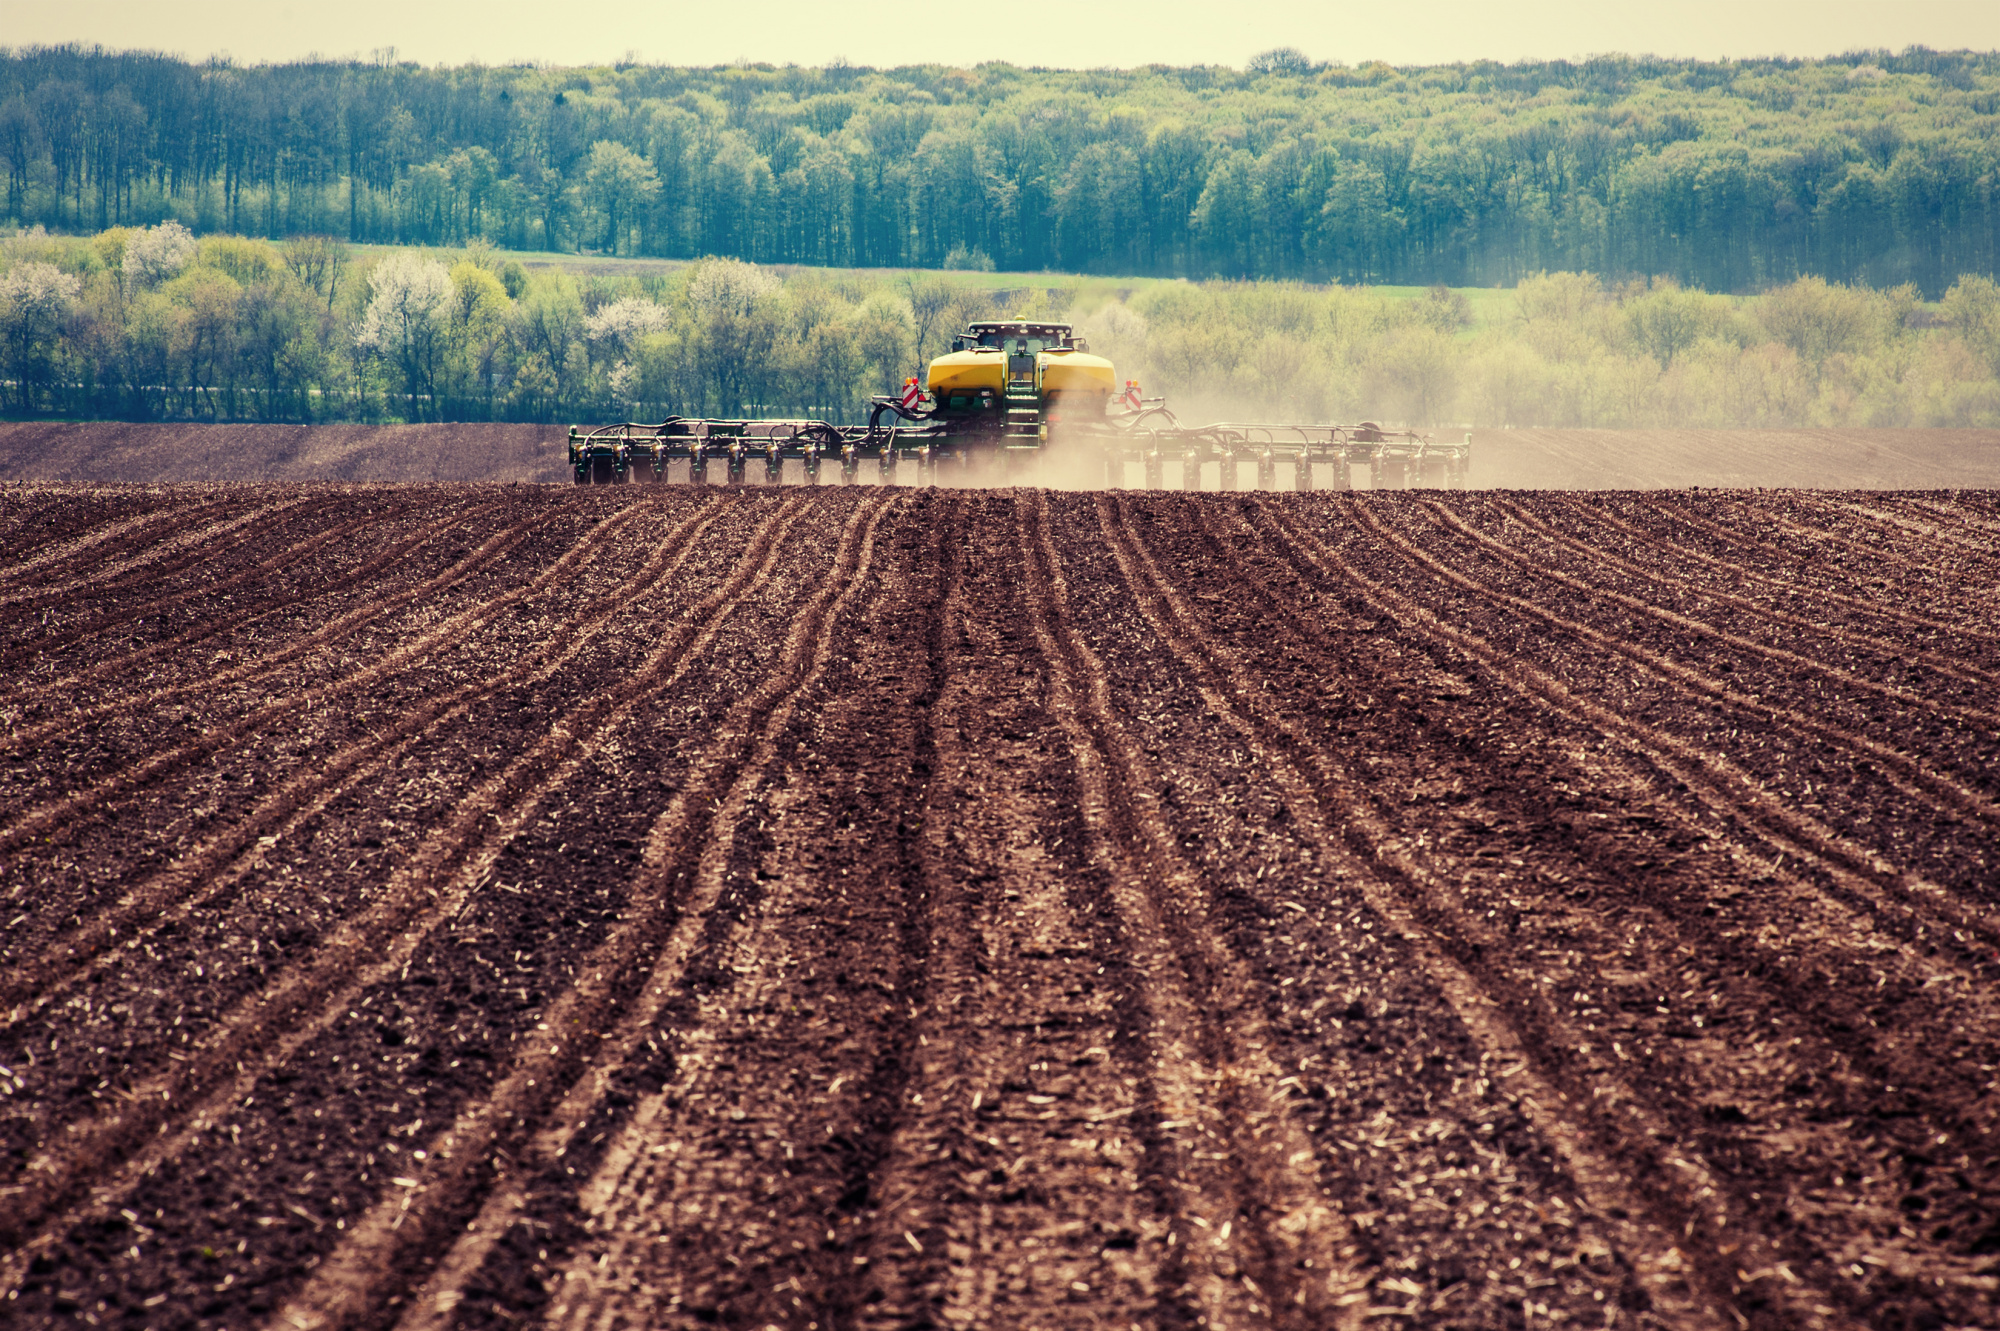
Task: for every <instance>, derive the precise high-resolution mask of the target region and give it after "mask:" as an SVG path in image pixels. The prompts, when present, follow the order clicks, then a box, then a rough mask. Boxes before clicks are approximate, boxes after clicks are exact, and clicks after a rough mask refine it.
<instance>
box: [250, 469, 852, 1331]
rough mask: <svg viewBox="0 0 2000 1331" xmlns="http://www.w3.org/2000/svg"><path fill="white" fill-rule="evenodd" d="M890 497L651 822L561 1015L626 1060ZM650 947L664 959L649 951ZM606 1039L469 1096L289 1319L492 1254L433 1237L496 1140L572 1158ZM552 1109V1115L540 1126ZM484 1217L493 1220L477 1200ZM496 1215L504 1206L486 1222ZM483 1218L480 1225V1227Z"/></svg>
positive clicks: (577, 1043)
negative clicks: (619, 918)
mask: <svg viewBox="0 0 2000 1331" xmlns="http://www.w3.org/2000/svg"><path fill="white" fill-rule="evenodd" d="M889 502H890V501H889V500H888V499H886V498H878V499H876V500H875V502H873V503H866V502H864V503H858V504H856V505H854V507H853V511H852V515H851V516H850V518H849V520H848V522H847V524H846V525H845V528H844V530H843V531H842V539H841V542H840V545H839V547H838V548H837V549H836V551H835V553H834V558H833V566H832V568H831V570H830V571H829V574H828V576H827V578H826V579H825V582H824V584H823V586H822V587H821V590H820V592H819V594H818V595H816V596H815V597H814V598H813V600H812V601H810V602H809V603H808V605H807V608H806V609H805V611H804V612H803V613H801V614H800V615H799V616H798V617H797V618H796V619H795V620H794V621H793V628H792V633H791V636H790V638H789V639H788V640H787V642H786V643H785V647H784V650H783V651H782V652H780V653H779V654H778V656H777V657H776V658H775V659H774V660H773V662H772V668H771V671H770V673H769V674H768V675H767V676H766V678H765V679H764V680H763V681H762V682H761V683H760V685H759V686H758V687H757V688H756V689H755V690H754V691H752V692H751V693H749V694H748V695H747V696H746V697H744V698H743V699H742V700H741V701H740V702H739V704H738V706H737V708H736V709H734V710H733V711H732V714H731V715H730V716H729V717H728V718H726V719H725V720H724V721H723V723H722V725H721V727H720V734H721V738H720V742H719V743H718V744H717V745H716V746H715V748H714V749H713V750H711V752H710V753H709V754H708V755H706V756H705V758H704V760H703V761H701V762H699V763H698V764H697V766H696V769H695V773H694V775H693V779H692V780H690V781H689V782H688V783H687V785H686V786H685V787H683V789H682V790H681V791H680V792H678V793H677V794H676V795H675V797H674V799H673V800H672V801H671V802H670V803H669V805H668V808H667V810H666V811H665V812H664V813H663V814H662V815H661V818H660V820H659V821H658V822H657V823H656V824H655V826H654V828H653V830H652V832H651V833H650V834H649V836H648V838H647V852H646V853H647V867H648V869H649V870H650V872H649V873H648V874H647V875H646V893H645V898H643V899H641V900H640V901H638V902H636V903H635V906H636V910H635V914H634V916H633V918H632V919H630V920H629V921H627V922H626V927H624V928H622V929H620V930H619V931H618V932H616V933H614V934H613V935H612V936H611V937H609V938H607V939H606V940H605V942H604V943H603V944H602V945H601V946H600V947H599V949H598V950H597V951H596V952H595V953H593V954H592V955H591V956H590V958H589V960H588V961H587V962H586V964H585V965H584V967H583V968H582V969H583V971H584V972H585V974H586V975H588V976H589V977H590V978H589V979H588V980H586V981H585V982H584V983H582V984H580V985H578V986H577V987H576V988H573V989H571V990H570V991H568V992H567V993H565V994H564V995H563V996H562V997H561V999H559V1000H558V1001H557V1003H556V1004H555V1005H554V1006H553V1007H552V1008H551V1010H550V1012H549V1016H548V1020H547V1022H546V1023H545V1024H546V1025H547V1026H549V1027H551V1028H553V1029H555V1030H557V1031H564V1030H568V1029H571V1028H579V1029H581V1030H583V1031H603V1030H605V1028H607V1027H608V1028H610V1029H609V1031H608V1032H607V1034H608V1037H609V1038H603V1039H599V1040H598V1041H596V1042H594V1043H595V1044H596V1046H597V1048H598V1050H599V1052H600V1053H608V1054H611V1055H612V1056H613V1058H614V1059H615V1060H616V1062H623V1061H624V1060H626V1059H629V1058H630V1057H631V1056H632V1054H633V1051H634V1049H635V1047H636V1046H637V1045H638V1044H639V1043H640V1041H642V1040H643V1039H644V1038H645V1037H646V1035H647V1033H648V1031H649V1030H650V1028H651V1027H652V1026H653V1024H654V1022H655V1021H656V1020H657V1009H658V1004H659V1002H660V1001H661V1000H662V999H664V998H665V997H666V996H667V994H668V993H670V992H671V991H672V989H673V988H674V987H675V986H676V983H677V980H678V974H677V972H678V971H679V969H680V968H681V967H682V966H684V965H685V962H686V957H687V946H686V944H687V942H688V941H689V940H690V939H692V938H693V937H694V936H696V935H698V933H699V928H700V925H701V923H702V922H703V920H704V918H705V917H706V915H707V913H708V911H709V910H710V909H712V907H713V906H714V903H715V898H716V896H717V895H718V894H719V890H720V886H721V878H722V875H721V872H720V866H721V863H722V861H723V859H724V858H725V857H726V855H727V850H728V840H727V838H726V837H711V836H709V835H707V833H708V832H709V830H710V828H712V827H717V826H718V825H719V826H720V828H724V829H726V828H728V827H730V826H732V825H733V824H732V823H731V822H730V821H729V815H731V814H737V813H740V812H741V808H742V799H743V796H744V794H745V793H747V791H748V790H749V789H750V787H751V786H752V784H754V782H755V780H756V779H757V777H758V775H759V773H760V763H759V761H758V760H759V758H760V757H763V758H768V752H769V749H770V744H771V738H772V736H773V734H774V733H775V732H776V731H777V730H778V729H780V728H781V727H782V726H783V725H784V723H785V722H786V721H787V720H788V719H789V704H790V703H791V702H793V701H794V700H795V699H796V698H797V697H798V695H799V693H800V692H801V691H802V690H803V689H805V688H807V687H808V686H809V685H810V684H811V683H812V681H813V680H814V679H815V678H816V677H817V674H818V672H819V671H820V670H822V669H824V668H825V665H826V662H827V659H828V657H829V655H830V652H831V645H830V641H829V639H828V636H827V631H828V630H829V629H830V627H831V626H832V624H833V623H834V622H835V621H836V620H837V619H838V617H839V615H840V613H841V611H842V609H843V608H844V607H845V605H846V603H847V601H848V599H849V598H850V597H851V596H852V595H853V593H854V590H855V588H856V587H857V586H858V584H859V583H860V581H861V578H862V575H863V574H864V573H865V571H866V569H867V567H868V564H869V561H870V559H871V558H872V555H873V547H874V537H875V531H876V527H877V525H878V524H879V522H880V520H881V517H882V514H883V512H884V511H885V509H886V508H887V506H888V503H889ZM781 545H782V540H777V541H773V542H772V555H771V557H775V555H776V554H777V553H778V549H779V547H780V546H781ZM750 581H752V582H754V581H756V579H754V578H752V579H750ZM676 655H678V654H677V653H671V652H665V651H663V652H660V653H658V654H656V656H655V657H654V658H653V659H651V660H649V661H648V663H647V665H646V667H645V669H644V671H643V672H642V674H641V676H640V679H639V680H638V681H636V683H637V685H638V687H639V688H641V689H647V688H654V687H656V688H659V689H664V688H667V687H671V682H672V672H671V670H670V669H669V668H668V663H669V662H670V661H672V660H673V659H674V658H675V656H676ZM659 675H665V676H666V678H662V679H658V680H657V683H656V682H655V680H654V679H650V678H647V676H659ZM684 880H686V881H690V882H691V889H690V890H689V892H688V895H687V896H686V897H685V898H682V897H681V895H680V888H679V885H680V883H681V882H682V881H684ZM655 949H658V951H657V952H655ZM649 961H656V962H658V963H659V964H658V965H657V966H647V965H646V964H645V963H647V962H649ZM590 1043H591V1042H588V1041H586V1040H582V1039H573V1040H571V1041H570V1042H569V1043H568V1044H567V1047H565V1045H564V1042H563V1041H562V1040H561V1039H560V1037H554V1038H552V1042H551V1043H550V1045H549V1046H548V1048H547V1051H546V1053H544V1052H543V1050H542V1049H541V1047H540V1045H539V1043H537V1044H536V1045H535V1046H533V1047H531V1048H530V1049H528V1050H526V1051H524V1053H523V1056H522V1057H521V1058H519V1059H518V1060H517V1061H516V1062H515V1063H514V1065H513V1066H512V1067H511V1068H510V1069H509V1071H508V1073H507V1075H506V1076H505V1077H504V1078H503V1079H502V1080H501V1081H500V1082H499V1083H498V1084H496V1086H495V1087H494V1090H493V1092H492V1094H491V1095H490V1096H489V1097H488V1098H487V1099H486V1100H485V1101H483V1102H481V1103H480V1104H478V1105H475V1106H471V1107H468V1108H467V1109H466V1110H465V1111H464V1112H462V1113H461V1114H460V1115H459V1117H458V1119H457V1120H456V1121H455V1122H453V1123H452V1124H451V1125H449V1126H448V1127H447V1128H445V1129H444V1130H443V1131H442V1132H441V1133H440V1134H439V1135H438V1136H437V1137H435V1138H434V1139H433V1140H432V1149H431V1151H430V1153H429V1154H430V1159H431V1161H432V1162H433V1163H432V1165H431V1167H430V1168H428V1169H426V1170H424V1171H422V1172H421V1173H420V1175H419V1178H418V1182H417V1185H416V1186H415V1187H414V1188H411V1189H408V1190H406V1191H405V1192H404V1193H403V1194H402V1195H400V1196H395V1197H389V1198H384V1199H383V1200H382V1201H381V1202H379V1203H378V1204H377V1205H376V1207H375V1208H374V1209H373V1210H371V1211H370V1212H369V1213H368V1214H367V1215H365V1216H364V1217H362V1219H361V1220H360V1221H359V1222H358V1223H357V1224H356V1225H355V1226H354V1229H353V1231H352V1232H351V1234H350V1236H349V1237H348V1239H347V1241H346V1242H345V1243H344V1244H343V1245H342V1246H341V1247H340V1248H339V1249H337V1250H336V1251H335V1252H334V1253H332V1254H331V1255H330V1256H329V1257H328V1258H327V1260H326V1261H325V1262H324V1263H323V1264H321V1265H320V1267H319V1268H318V1269H317V1270H316V1271H315V1272H314V1274H313V1278H312V1280H311V1281H310V1282H309V1283H308V1284H307V1285H306V1287H305V1288H304V1289H302V1290H300V1291H299V1292H298V1293H297V1294H295V1295H293V1296H292V1298H291V1299H290V1301H289V1302H288V1303H287V1305H286V1307H285V1309H284V1312H283V1314H282V1319H283V1321H282V1323H279V1324H280V1325H282V1324H284V1323H289V1324H290V1325H291V1326H293V1327H309V1328H317V1327H343V1326H348V1325H352V1324H354V1323H356V1322H357V1321H358V1320H361V1319H363V1318H365V1317H367V1316H368V1315H369V1314H370V1313H371V1312H372V1310H374V1309H375V1308H377V1307H379V1306H380V1305H381V1303H382V1301H383V1297H384V1295H385V1294H386V1293H387V1292H388V1291H387V1290H385V1289H384V1285H385V1284H388V1283H390V1282H403V1281H410V1280H412V1279H413V1278H414V1277H415V1276H416V1275H418V1274H419V1273H420V1272H421V1271H422V1270H423V1267H424V1266H427V1265H429V1262H428V1261H426V1260H425V1259H426V1258H429V1259H431V1260H432V1261H435V1260H437V1259H438V1258H439V1257H442V1258H443V1260H444V1261H446V1262H447V1263H448V1264H450V1265H452V1266H453V1267H454V1268H456V1267H458V1266H466V1267H469V1268H470V1269H477V1262H475V1261H473V1260H472V1254H467V1255H466V1256H465V1257H464V1258H462V1259H459V1260H458V1261H453V1256H452V1253H451V1250H450V1249H447V1250H446V1251H445V1252H444V1253H443V1254H438V1253H435V1252H431V1251H427V1250H430V1249H435V1248H436V1247H437V1246H438V1245H440V1244H441V1243H443V1242H447V1241H449V1240H451V1239H452V1238H453V1237H454V1236H456V1235H462V1234H465V1233H467V1231H466V1229H465V1225H466V1223H467V1212H469V1211H470V1212H475V1213H476V1212H477V1210H478V1208H479V1204H480V1196H479V1184H480V1183H481V1182H482V1180H481V1178H480V1171H481V1169H482V1167H483V1166H485V1165H487V1164H488V1163H489V1162H490V1161H491V1159H492V1158H493V1153H494V1152H495V1151H504V1152H505V1153H506V1154H508V1155H509V1156H510V1157H512V1158H515V1159H517V1160H519V1161H521V1162H522V1163H524V1164H525V1165H527V1166H528V1167H530V1168H533V1167H535V1166H536V1165H538V1164H542V1163H544V1162H552V1161H554V1160H556V1159H560V1158H561V1153H562V1148H563V1146H564V1145H566V1144H567V1136H568V1134H567V1132H566V1131H565V1127H566V1126H569V1127H573V1126H574V1125H576V1124H578V1123H580V1122H583V1121H585V1120H587V1119H588V1118H589V1117H590V1116H591V1114H592V1111H593V1110H594V1108H595V1105H594V1104H592V1103H591V1101H592V1100H593V1099H594V1098H596V1097H599V1096H602V1095H603V1094H604V1091H605V1088H606V1080H607V1079H606V1078H604V1077H603V1076H600V1075H596V1073H597V1070H596V1069H595V1068H593V1067H592V1063H591V1061H590V1060H591V1059H592V1055H591V1054H589V1053H587V1052H586V1049H587V1048H588V1046H589V1044H590ZM613 1065H614V1066H615V1063H614V1064H613ZM565 1085H567V1086H570V1087H571V1088H572V1091H571V1095H570V1096H569V1097H561V1088H562V1087H563V1086H565ZM552 1111H553V1113H552ZM551 1120H553V1121H552V1122H551ZM544 1124H547V1125H548V1126H547V1128H546V1129H545V1130H544V1131H541V1132H539V1133H538V1132H537V1131H536V1130H537V1128H540V1127H542V1126H543V1125H544ZM503 1204H504V1203H503ZM406 1223H408V1232H407V1233H406V1232H404V1226H405V1224H406ZM472 1223H473V1224H475V1225H476V1224H477V1223H478V1217H477V1216H476V1214H475V1216H474V1218H473V1220H472ZM496 1228H497V1226H495V1225H494V1224H493V1222H492V1221H491V1220H489V1228H488V1229H487V1231H486V1233H487V1234H491V1233H493V1232H495V1230H496ZM470 1232H471V1233H472V1234H474V1235H479V1234H480V1231H479V1230H478V1229H474V1230H472V1231H470ZM475 1241H476V1240H475ZM433 1307H435V1302H433Z"/></svg>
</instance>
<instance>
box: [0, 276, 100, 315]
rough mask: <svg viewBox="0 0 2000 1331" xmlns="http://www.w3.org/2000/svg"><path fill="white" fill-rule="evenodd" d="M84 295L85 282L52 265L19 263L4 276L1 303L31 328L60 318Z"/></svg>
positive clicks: (0, 283)
mask: <svg viewBox="0 0 2000 1331" xmlns="http://www.w3.org/2000/svg"><path fill="white" fill-rule="evenodd" d="M82 294H83V281H82V279H80V278H78V277H75V276H72V275H71V274H69V273H65V272H64V271H63V270H62V269H60V268H58V267H56V266H55V265H54V264H52V263H23V264H16V265H15V266H14V267H12V268H10V269H8V270H7V273H6V275H5V276H0V302H4V303H5V305H6V306H7V307H8V311H9V313H11V314H12V315H13V316H14V317H15V318H16V319H20V320H23V321H24V322H27V323H29V324H31V325H33V324H40V323H42V322H44V321H47V320H52V319H55V318H57V317H59V316H60V315H62V314H63V313H64V312H65V311H66V310H68V309H69V307H70V304H71V303H72V302H73V301H75V300H76V298H77V297H78V296H80V295H82Z"/></svg>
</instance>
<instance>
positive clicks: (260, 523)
mask: <svg viewBox="0 0 2000 1331" xmlns="http://www.w3.org/2000/svg"><path fill="white" fill-rule="evenodd" d="M259 498H260V499H261V496H259ZM310 498H311V497H310V496H307V495H297V494H295V495H292V496H290V497H289V498H285V499H280V500H278V501H277V502H275V503H271V502H259V503H257V504H256V505H255V506H254V507H253V508H251V510H250V511H249V512H247V513H241V514H238V515H237V516H235V517H233V518H230V519H228V520H227V521H224V522H221V523H219V524H215V525H210V526H203V525H201V522H200V519H196V520H194V521H191V522H188V523H186V524H183V525H182V526H181V527H180V529H179V530H177V531H175V532H174V533H172V534H171V535H169V536H168V538H167V539H166V540H163V541H159V542H156V543H155V544H153V545H152V546H150V547H149V548H147V549H146V550H144V551H143V552H142V553H139V554H136V555H134V556H132V557H131V558H130V559H127V560H125V561H123V562H121V563H114V564H111V565H110V566H108V567H99V568H94V569H92V570H91V572H89V573H86V574H84V575H83V576H82V577H77V578H72V579H70V580H69V581H68V582H62V583H57V584H55V585H54V586H50V587H34V588H30V589H28V590H26V591H22V592H17V593H15V594H13V595H11V596H10V595H0V628H5V627H6V626H7V625H9V624H13V623H16V622H18V621H20V620H22V619H25V618H26V617H28V616H29V615H31V614H33V613H34V607H35V604H36V603H39V602H42V601H55V600H67V599H70V598H74V597H78V596H82V595H88V596H91V597H100V596H104V595H107V594H113V593H116V592H119V591H122V590H124V589H126V588H127V587H129V586H130V585H132V583H133V582H134V581H135V580H136V579H149V580H151V579H158V578H162V577H171V576H173V575H174V574H176V573H180V572H182V571H184V570H186V569H188V568H190V567H192V566H194V565H196V564H199V563H202V562H203V561H205V560H208V559H214V558H218V557H220V556H222V555H226V554H228V553H229V552H230V551H231V550H234V549H236V548H238V547H239V546H242V545H246V544H248V543H249V542H251V541H254V540H256V539H257V538H258V537H260V536H262V535H263V534H264V533H266V532H267V531H269V530H271V529H272V528H273V527H276V526H279V525H281V524H283V523H284V522H285V521H287V520H288V518H289V517H290V516H291V515H292V514H293V511H294V510H295V509H298V508H301V507H304V506H305V505H306V504H308V503H309V502H310ZM336 502H338V501H336V500H323V501H322V502H321V503H320V505H319V507H328V506H330V505H331V504H333V503H336ZM216 507H218V508H226V507H228V505H227V504H226V503H224V504H218V505H217V506H216ZM246 528H247V530H246ZM163 561H164V564H163Z"/></svg>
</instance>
